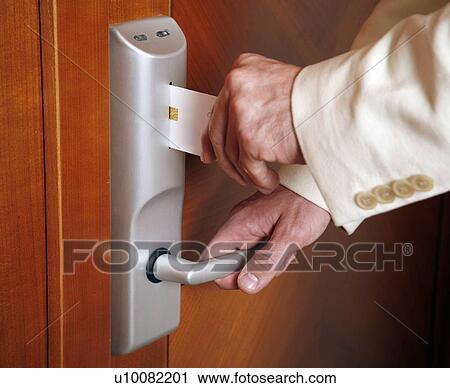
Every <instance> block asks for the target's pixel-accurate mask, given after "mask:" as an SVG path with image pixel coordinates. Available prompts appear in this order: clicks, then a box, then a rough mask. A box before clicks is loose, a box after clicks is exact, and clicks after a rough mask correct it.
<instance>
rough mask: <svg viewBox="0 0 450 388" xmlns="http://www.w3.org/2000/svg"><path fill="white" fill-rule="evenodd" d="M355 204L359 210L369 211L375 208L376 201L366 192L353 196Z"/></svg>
mask: <svg viewBox="0 0 450 388" xmlns="http://www.w3.org/2000/svg"><path fill="white" fill-rule="evenodd" d="M355 202H356V204H357V205H358V207H360V208H361V209H365V210H370V209H373V208H374V207H375V206H377V203H378V202H377V199H376V198H375V196H374V195H373V194H372V193H370V192H368V191H361V192H360V193H358V194H356V195H355Z"/></svg>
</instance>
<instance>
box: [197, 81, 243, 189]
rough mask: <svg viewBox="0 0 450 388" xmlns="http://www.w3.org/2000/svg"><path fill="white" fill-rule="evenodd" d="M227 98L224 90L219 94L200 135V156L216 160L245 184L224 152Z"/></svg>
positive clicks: (206, 159) (208, 161)
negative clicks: (207, 123) (206, 126)
mask: <svg viewBox="0 0 450 388" xmlns="http://www.w3.org/2000/svg"><path fill="white" fill-rule="evenodd" d="M227 110H228V98H227V97H226V95H225V92H224V90H223V89H222V91H221V92H220V94H219V97H218V98H217V100H216V104H215V105H214V109H213V112H212V114H211V120H210V121H209V125H208V129H207V131H206V133H205V134H204V135H203V136H202V157H201V159H202V160H203V161H204V162H205V163H212V162H213V161H214V160H217V162H218V163H219V165H220V167H221V168H222V169H223V171H224V172H225V173H226V174H227V175H228V176H229V177H230V178H232V179H234V180H235V181H236V182H237V183H239V184H240V185H243V186H244V185H246V181H245V179H243V177H242V176H241V175H240V173H239V171H238V170H237V169H236V168H235V166H234V165H233V163H232V162H231V161H230V160H229V158H228V156H227V154H226V152H225V143H226V137H227V123H228V120H227V117H228V112H227Z"/></svg>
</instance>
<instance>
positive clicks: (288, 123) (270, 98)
mask: <svg viewBox="0 0 450 388" xmlns="http://www.w3.org/2000/svg"><path fill="white" fill-rule="evenodd" d="M299 71H300V68H299V67H297V66H293V65H288V64H285V63H282V62H278V61H275V60H273V59H268V58H265V57H263V56H260V55H256V54H242V55H241V56H239V58H238V59H237V61H236V62H235V64H234V65H233V68H232V70H231V72H230V73H229V74H228V76H227V78H226V80H225V84H224V87H223V88H222V90H221V91H220V93H219V96H218V98H217V101H216V103H215V105H214V109H213V112H212V115H211V119H210V122H209V125H208V128H207V129H206V131H205V132H204V134H203V136H202V149H203V152H202V157H201V158H202V161H203V162H205V163H212V162H214V161H215V160H217V161H218V162H219V164H220V166H221V167H222V169H223V170H224V171H225V172H226V173H227V174H228V175H229V176H230V177H231V178H233V179H234V180H235V181H237V182H238V183H240V184H241V185H245V184H248V183H252V184H254V185H255V186H256V188H257V189H258V190H259V191H261V192H262V193H264V194H269V193H271V192H272V191H273V190H275V188H276V187H277V186H278V184H279V178H278V174H277V173H276V172H275V171H273V170H272V169H271V168H270V167H269V166H267V164H266V162H277V163H281V164H296V163H304V161H303V157H302V154H301V150H300V147H299V144H298V141H297V138H296V135H295V131H294V127H293V124H292V115H291V103H290V100H291V90H292V85H293V83H294V80H295V77H296V76H297V74H298V73H299Z"/></svg>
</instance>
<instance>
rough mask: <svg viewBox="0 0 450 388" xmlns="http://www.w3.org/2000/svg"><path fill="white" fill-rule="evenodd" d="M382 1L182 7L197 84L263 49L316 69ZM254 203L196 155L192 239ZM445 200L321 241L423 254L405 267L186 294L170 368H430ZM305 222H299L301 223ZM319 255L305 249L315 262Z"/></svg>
mask: <svg viewBox="0 0 450 388" xmlns="http://www.w3.org/2000/svg"><path fill="white" fill-rule="evenodd" d="M375 4H376V1H375V0H364V1H361V0H340V1H329V0H316V1H309V0H284V1H275V0H246V1H240V0H214V1H192V0H173V1H172V16H173V17H174V18H175V19H176V20H177V22H178V23H179V24H180V26H181V28H182V29H183V30H184V32H185V34H186V36H187V40H188V86H189V87H190V88H193V89H196V90H200V91H203V92H206V93H211V94H217V93H218V92H219V90H220V88H221V85H222V83H223V81H224V78H225V76H226V74H227V72H228V70H229V69H230V66H231V64H232V62H233V60H234V59H235V58H236V57H237V56H238V55H239V54H240V53H242V52H256V53H259V54H263V55H266V56H269V57H273V58H276V59H279V60H282V61H286V62H289V63H294V64H297V65H302V66H305V65H308V64H311V63H315V62H318V61H320V60H323V59H325V58H328V57H332V56H334V55H336V54H338V53H341V52H344V51H346V50H348V48H349V47H350V45H351V42H352V39H353V38H354V36H355V35H356V33H357V31H358V29H359V27H360V26H361V24H362V22H363V21H364V19H365V18H366V17H367V16H368V15H369V14H370V12H371V10H372V9H373V7H374V5H375ZM247 195H248V190H244V189H241V188H239V187H237V185H235V184H233V183H232V182H230V181H229V180H228V179H227V178H225V176H224V175H223V174H222V173H221V172H220V171H219V170H218V168H217V167H216V166H212V167H211V166H210V167H205V166H203V165H202V164H201V163H200V162H199V160H198V159H197V158H195V157H188V163H187V180H186V203H185V212H184V230H183V232H184V238H185V239H188V240H192V239H193V240H201V241H204V242H207V241H208V240H209V238H211V237H212V235H213V234H214V233H215V231H216V230H217V229H218V228H219V227H220V225H221V224H222V223H223V222H224V221H225V220H226V218H227V213H228V211H229V210H230V208H231V207H232V206H233V205H234V204H235V203H236V202H237V201H239V200H240V199H242V198H244V197H245V196H247ZM440 208H441V207H440V200H439V199H438V198H433V199H430V200H428V201H425V202H421V203H418V204H415V205H412V206H408V207H405V208H402V209H400V210H398V211H395V212H392V213H389V214H386V215H382V216H378V217H375V218H373V219H370V220H368V221H366V222H364V224H363V225H362V226H361V227H360V228H359V229H358V231H357V233H355V234H354V235H353V236H352V237H347V236H346V235H345V234H344V233H343V232H341V231H340V230H337V229H336V228H334V227H333V226H330V227H329V229H328V231H327V232H326V234H325V235H324V236H323V238H322V239H321V240H322V241H338V242H341V243H342V244H343V245H344V246H345V247H348V246H350V244H352V243H353V242H356V241H367V242H385V243H386V247H387V249H393V247H394V243H396V242H403V243H405V242H408V243H412V244H413V246H414V254H413V255H412V256H409V257H407V258H406V259H405V264H404V270H403V271H402V272H394V271H393V270H392V267H390V268H388V269H387V270H386V271H385V272H379V273H356V272H345V273H335V272H333V271H331V270H325V271H322V272H320V273H308V272H304V273H289V274H286V275H283V276H281V277H279V278H277V279H275V280H274V281H273V282H272V284H271V285H270V286H269V287H268V288H267V289H266V290H264V291H263V292H261V293H260V294H259V295H257V296H247V295H244V294H242V293H240V292H226V291H221V290H219V289H217V288H216V287H215V286H214V285H211V284H210V285H205V286H200V287H183V289H182V323H181V326H180V328H179V329H178V330H177V332H176V333H174V334H173V335H171V336H170V343H169V366H172V367H183V366H184V367H186V366H193V367H194V366H195V367H200V366H202V367H217V366H223V367H225V366H227V367H238V366H239V367H246V366H252V367H257V366H271V367H275V366H297V367H298V366H302V367H305V366H316V367H325V366H330V367H331V366H425V365H428V364H429V363H430V362H431V359H432V355H431V352H432V336H433V328H432V321H433V319H432V315H433V312H432V306H433V303H434V302H433V298H434V296H433V279H434V272H435V269H436V259H437V251H436V241H437V239H438V233H439V230H438V228H439V223H438V218H439V217H438V216H439V212H440ZM299 222H301V220H299ZM308 252H309V254H310V250H309V251H308V250H307V256H309V254H308Z"/></svg>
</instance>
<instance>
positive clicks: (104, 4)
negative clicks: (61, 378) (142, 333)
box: [41, 0, 169, 367]
mask: <svg viewBox="0 0 450 388" xmlns="http://www.w3.org/2000/svg"><path fill="white" fill-rule="evenodd" d="M168 13H169V1H168V0H151V1H149V0H139V1H124V0H111V1H108V0H98V1H88V0H86V1H52V0H41V20H42V29H43V38H42V39H43V42H44V43H43V64H44V111H45V133H46V140H45V141H46V144H45V145H46V171H47V175H46V183H47V204H48V206H47V230H48V271H49V274H48V277H49V284H48V287H49V320H50V321H51V322H53V324H52V325H51V327H50V329H49V364H50V366H67V367H69V366H70V367H81V366H90V367H94V366H110V365H113V366H134V367H137V366H146V367H150V366H155V367H156V366H164V365H165V364H166V339H165V338H164V339H162V340H160V341H159V342H157V343H155V344H153V345H151V346H149V347H146V348H145V349H142V350H141V351H139V352H136V353H134V354H132V355H130V356H127V357H117V358H116V357H111V355H110V280H109V275H107V274H104V273H101V272H99V271H98V270H97V269H96V268H95V267H94V265H93V263H92V257H91V256H90V257H89V258H88V260H86V261H85V262H82V263H76V266H75V272H74V274H73V275H71V274H64V273H63V264H64V263H63V262H62V258H63V244H62V242H63V240H68V239H77V240H78V239H87V240H98V241H103V240H109V239H110V185H109V95H108V83H109V81H108V77H109V75H108V67H109V64H108V63H109V62H108V25H109V24H110V23H118V22H122V21H126V20H131V19H137V18H143V17H148V16H152V15H157V14H168ZM66 264H67V263H66Z"/></svg>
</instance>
